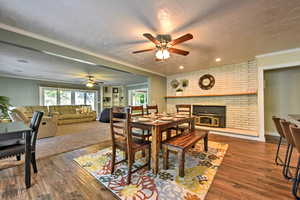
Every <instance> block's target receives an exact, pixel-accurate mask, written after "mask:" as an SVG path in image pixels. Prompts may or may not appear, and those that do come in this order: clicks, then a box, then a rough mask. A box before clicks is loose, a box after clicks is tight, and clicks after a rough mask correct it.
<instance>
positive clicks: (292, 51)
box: [255, 48, 300, 58]
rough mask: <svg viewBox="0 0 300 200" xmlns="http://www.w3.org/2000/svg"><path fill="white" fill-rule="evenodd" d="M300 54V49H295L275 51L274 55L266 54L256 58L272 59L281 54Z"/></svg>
mask: <svg viewBox="0 0 300 200" xmlns="http://www.w3.org/2000/svg"><path fill="white" fill-rule="evenodd" d="M298 51H299V52H300V48H294V49H286V50H282V51H275V52H272V53H266V54H261V55H257V56H255V57H256V58H264V57H270V56H276V55H281V54H286V53H294V52H298Z"/></svg>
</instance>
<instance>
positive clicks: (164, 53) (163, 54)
mask: <svg viewBox="0 0 300 200" xmlns="http://www.w3.org/2000/svg"><path fill="white" fill-rule="evenodd" d="M155 56H156V58H157V59H160V60H165V59H168V58H169V57H170V53H169V51H168V50H167V49H159V50H158V51H157V52H156V54H155Z"/></svg>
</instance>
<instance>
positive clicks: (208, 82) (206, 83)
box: [199, 74, 215, 90]
mask: <svg viewBox="0 0 300 200" xmlns="http://www.w3.org/2000/svg"><path fill="white" fill-rule="evenodd" d="M214 85H215V78H214V77H213V76H212V75H210V74H205V75H203V76H201V77H200V79H199V87H200V88H201V89H202V90H209V89H211V88H212V87H214Z"/></svg>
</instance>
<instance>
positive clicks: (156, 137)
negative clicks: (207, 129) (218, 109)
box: [131, 114, 195, 174]
mask: <svg viewBox="0 0 300 200" xmlns="http://www.w3.org/2000/svg"><path fill="white" fill-rule="evenodd" d="M185 123H188V124H189V126H190V128H191V129H192V130H194V129H195V118H194V117H193V116H189V115H176V114H169V115H166V114H156V115H155V116H153V115H152V116H151V115H146V116H139V117H133V118H132V120H131V126H132V127H133V128H139V129H143V130H149V131H151V134H152V141H151V169H152V171H153V173H154V174H157V173H158V171H159V167H158V160H159V150H160V144H161V138H162V135H161V134H163V132H164V131H167V132H168V133H170V131H169V129H170V128H171V127H177V126H178V125H180V124H185Z"/></svg>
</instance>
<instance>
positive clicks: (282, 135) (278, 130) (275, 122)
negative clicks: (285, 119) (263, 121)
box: [272, 116, 285, 165]
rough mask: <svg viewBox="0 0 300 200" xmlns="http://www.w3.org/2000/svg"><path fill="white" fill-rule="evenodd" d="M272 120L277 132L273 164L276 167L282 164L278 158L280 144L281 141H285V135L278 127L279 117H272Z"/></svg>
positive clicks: (279, 126)
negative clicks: (277, 138)
mask: <svg viewBox="0 0 300 200" xmlns="http://www.w3.org/2000/svg"><path fill="white" fill-rule="evenodd" d="M272 120H273V122H274V124H275V128H276V130H277V133H278V134H279V136H280V137H279V141H278V144H277V151H276V156H275V164H276V165H282V164H283V161H282V159H281V158H280V157H279V152H280V147H281V144H282V140H284V139H285V135H284V133H283V130H282V127H281V125H280V120H281V119H280V118H279V117H276V116H273V117H272ZM278 160H279V161H280V162H281V163H278Z"/></svg>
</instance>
